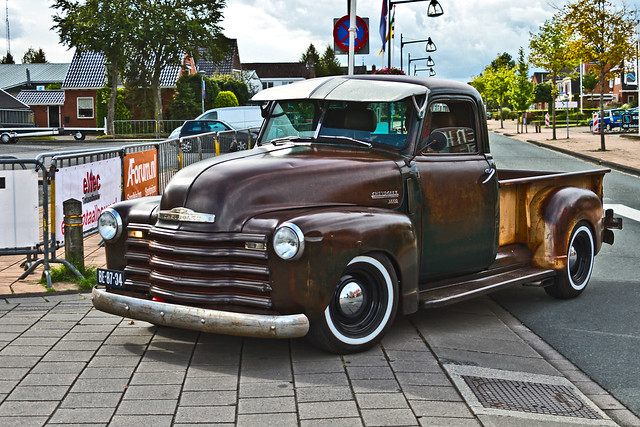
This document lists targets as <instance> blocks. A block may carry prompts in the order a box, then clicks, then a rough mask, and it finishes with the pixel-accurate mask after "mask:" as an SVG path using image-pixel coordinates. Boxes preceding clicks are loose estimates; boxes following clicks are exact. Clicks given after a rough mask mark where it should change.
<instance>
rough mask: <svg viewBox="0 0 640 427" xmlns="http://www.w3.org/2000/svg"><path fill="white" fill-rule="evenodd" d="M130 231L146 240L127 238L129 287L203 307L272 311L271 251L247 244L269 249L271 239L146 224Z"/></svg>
mask: <svg viewBox="0 0 640 427" xmlns="http://www.w3.org/2000/svg"><path fill="white" fill-rule="evenodd" d="M127 229H128V231H129V232H130V231H133V230H138V231H142V235H143V237H142V238H138V237H128V238H127V252H126V261H127V266H126V268H125V272H126V280H125V286H126V287H127V288H129V289H131V290H136V291H143V292H145V293H149V294H150V295H151V296H155V297H158V298H162V299H163V300H164V301H166V302H172V303H177V304H189V305H193V306H198V307H207V308H223V307H226V308H227V309H229V307H238V306H240V307H251V308H255V309H258V310H269V309H270V308H271V307H272V304H271V297H270V296H271V284H270V281H269V267H268V264H267V260H268V255H267V252H266V251H264V250H255V249H246V248H245V245H246V243H247V242H251V243H261V244H264V245H266V242H267V237H266V236H264V235H256V234H246V233H200V232H189V231H176V230H168V229H162V228H156V227H151V226H145V225H142V224H129V225H128V227H127Z"/></svg>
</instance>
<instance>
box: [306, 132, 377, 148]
mask: <svg viewBox="0 0 640 427" xmlns="http://www.w3.org/2000/svg"><path fill="white" fill-rule="evenodd" d="M336 139H338V140H340V141H345V142H350V143H355V144H356V145H359V146H362V147H367V148H371V147H373V144H371V143H370V142H367V141H362V140H361V139H356V138H350V137H348V136H337V135H336V136H333V135H321V136H318V138H317V139H316V141H321V140H325V141H326V140H336Z"/></svg>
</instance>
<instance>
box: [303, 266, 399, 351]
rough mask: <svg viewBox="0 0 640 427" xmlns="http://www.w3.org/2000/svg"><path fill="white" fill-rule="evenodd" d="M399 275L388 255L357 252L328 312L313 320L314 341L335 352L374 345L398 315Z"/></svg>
mask: <svg viewBox="0 0 640 427" xmlns="http://www.w3.org/2000/svg"><path fill="white" fill-rule="evenodd" d="M397 308H398V279H397V277H396V273H395V270H394V268H393V266H392V265H391V262H390V261H389V260H388V258H387V257H385V256H384V255H378V254H375V255H364V256H357V257H355V258H354V259H353V260H351V262H350V263H349V264H348V265H347V267H346V268H345V270H344V273H343V274H342V277H340V280H339V282H338V286H337V287H336V290H335V292H334V295H333V297H332V298H331V301H330V302H329V305H328V306H327V308H326V309H325V311H324V314H323V315H322V316H320V317H319V318H318V319H316V320H315V321H313V322H312V323H311V329H310V331H309V335H308V337H309V339H310V340H311V342H312V344H313V345H315V346H317V347H319V348H321V349H323V350H326V351H329V352H332V353H340V354H346V353H355V352H358V351H364V350H367V349H369V348H371V347H373V346H374V345H375V344H376V343H377V342H378V341H380V339H381V338H382V336H383V335H384V333H385V332H386V331H387V329H388V328H389V327H390V325H391V324H392V323H393V320H394V318H395V316H396V311H397Z"/></svg>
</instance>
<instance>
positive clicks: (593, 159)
mask: <svg viewBox="0 0 640 427" xmlns="http://www.w3.org/2000/svg"><path fill="white" fill-rule="evenodd" d="M503 135H504V134H503ZM505 136H507V135H505ZM525 141H526V142H528V143H530V144H533V145H537V146H539V147H543V148H548V149H549V150H553V151H558V152H560V153H563V154H567V155H569V156H573V157H577V158H579V159H581V160H586V161H588V162H591V163H595V164H597V165H602V166H606V167H609V168H611V169H615V170H618V171H621V172H626V173H628V174H631V175H636V176H640V169H637V168H632V167H631V166H624V165H621V164H619V163H614V162H609V161H607V160H602V159H599V158H597V157H593V156H589V155H588V154H582V153H576V152H575V151H571V150H567V149H565V148H561V147H556V146H554V145H551V144H546V143H544V142H539V141H534V140H531V139H527V140H525Z"/></svg>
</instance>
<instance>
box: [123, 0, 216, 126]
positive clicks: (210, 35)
mask: <svg viewBox="0 0 640 427" xmlns="http://www.w3.org/2000/svg"><path fill="white" fill-rule="evenodd" d="M224 7H225V1H224V0H163V1H156V0H139V1H136V2H134V6H133V9H132V14H131V19H132V20H133V21H134V22H135V26H134V29H133V31H132V33H131V35H130V38H131V40H130V45H131V46H130V49H129V58H130V59H131V64H130V65H131V67H132V68H134V69H137V70H138V72H139V75H140V77H142V78H144V79H145V80H146V81H147V82H148V85H149V87H150V88H151V97H152V100H153V106H154V109H153V113H154V114H153V115H154V118H155V119H156V120H162V114H163V113H162V97H161V89H162V85H161V83H162V82H161V76H162V72H163V70H164V69H165V68H166V67H167V66H172V65H173V66H179V65H180V64H181V63H182V59H183V57H184V54H185V52H186V53H187V54H189V55H191V56H193V57H195V58H197V57H200V56H202V57H205V58H207V59H210V60H213V61H216V60H220V59H222V58H223V56H224V55H225V54H226V53H228V51H229V41H228V39H226V38H225V37H224V36H223V35H222V32H221V31H222V30H221V27H220V26H219V25H218V23H219V22H220V21H221V20H222V10H223V9H224Z"/></svg>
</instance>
